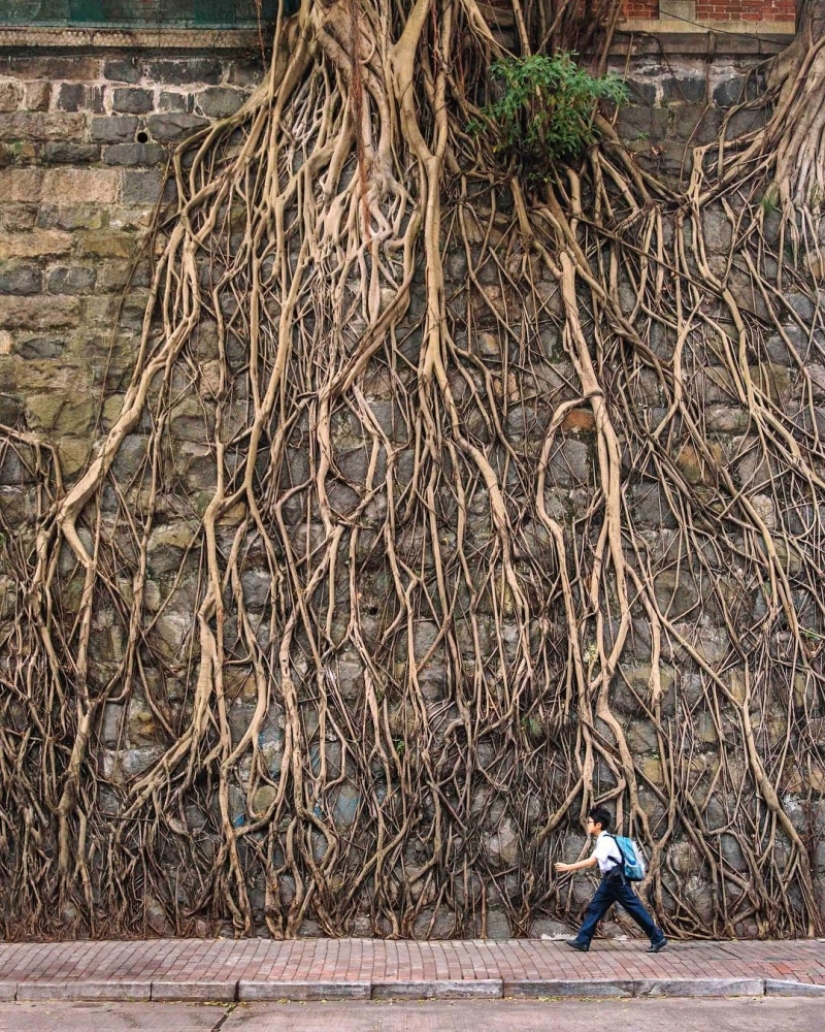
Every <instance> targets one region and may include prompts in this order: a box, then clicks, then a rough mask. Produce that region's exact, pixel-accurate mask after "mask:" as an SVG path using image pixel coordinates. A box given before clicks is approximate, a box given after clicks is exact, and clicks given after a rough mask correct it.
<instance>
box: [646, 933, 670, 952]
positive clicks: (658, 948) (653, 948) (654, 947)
mask: <svg viewBox="0 0 825 1032" xmlns="http://www.w3.org/2000/svg"><path fill="white" fill-rule="evenodd" d="M665 946H667V939H666V938H665V937H664V936H662V938H661V939H659V941H658V942H652V943H651V944H650V945H649V946H648V948H647V952H648V953H661V952H662V950H663V949H664V948H665Z"/></svg>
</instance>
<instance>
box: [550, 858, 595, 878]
mask: <svg viewBox="0 0 825 1032" xmlns="http://www.w3.org/2000/svg"><path fill="white" fill-rule="evenodd" d="M595 863H596V858H595V856H589V857H587V859H586V860H579V862H578V863H575V864H563V863H561V862H559V863H557V864H555V868H556V870H557V871H558V872H559V873H560V874H561V873H563V872H564V871H581V870H584V868H585V867H592V866H593V865H594V864H595Z"/></svg>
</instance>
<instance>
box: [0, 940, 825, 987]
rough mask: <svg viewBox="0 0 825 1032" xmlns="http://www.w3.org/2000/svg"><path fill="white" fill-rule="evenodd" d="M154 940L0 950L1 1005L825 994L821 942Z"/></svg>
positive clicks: (26, 945) (6, 946) (824, 945)
mask: <svg viewBox="0 0 825 1032" xmlns="http://www.w3.org/2000/svg"><path fill="white" fill-rule="evenodd" d="M645 945H646V944H645V942H643V941H641V940H633V941H624V942H622V941H615V940H613V941H596V942H595V943H594V945H593V947H592V949H591V950H590V952H589V953H587V954H582V953H576V952H575V951H574V950H571V949H569V948H568V947H567V946H565V945H564V943H563V942H551V941H544V940H536V939H512V940H508V941H501V942H500V941H490V940H478V939H476V940H467V941H464V940H462V941H459V940H451V941H439V942H409V941H402V942H393V941H384V940H378V939H299V940H296V941H290V942H276V941H273V940H271V939H241V940H231V939H214V940H213V939H150V940H141V941H136V942H123V941H118V942H88V941H83V942H65V943H0V1000H54V999H60V1000H164V1001H169V1000H199V1001H202V1000H214V1001H232V1000H241V1001H244V1000H278V999H290V1000H317V999H346V998H351V999H430V998H439V999H463V998H466V999H497V998H501V997H503V996H504V997H522V998H536V997H543V996H554V997H555V996H576V997H628V996H762V995H764V994H768V995H822V996H823V997H825V943H824V942H820V941H818V940H800V941H796V942H684V943H681V942H676V943H671V945H670V946H669V947H668V948H667V949H666V950H665V951H664V952H663V953H659V954H656V955H649V954H647V953H645Z"/></svg>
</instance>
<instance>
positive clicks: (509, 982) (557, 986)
mask: <svg viewBox="0 0 825 1032" xmlns="http://www.w3.org/2000/svg"><path fill="white" fill-rule="evenodd" d="M720 996H822V997H825V985H818V984H813V983H808V982H795V981H791V980H788V981H783V980H778V979H762V978H637V979H620V978H616V979H609V978H575V979H556V980H554V979H497V978H489V979H463V980H462V979H421V980H418V979H416V980H411V981H383V982H370V981H361V982H352V981H349V982H345V981H317V982H309V981H303V982H297V981H295V982H292V981H290V982H287V981H283V982H279V981H274V980H273V981H266V980H260V981H257V980H248V979H241V980H240V981H233V980H226V981H224V980H221V981H215V980H209V981H206V980H204V981H199V980H181V981H175V980H173V979H164V980H160V981H156V982H135V981H125V980H124V981H122V982H120V981H116V980H109V981H103V980H98V981H88V982H82V981H74V982H71V981H48V982H47V981H41V982H38V981H31V982H0V1001H2V1002H6V1003H10V1002H14V1001H17V1002H34V1001H38V1002H39V1001H45V1000H49V1001H67V1002H70V1001H71V1002H79V1001H92V1000H100V1001H106V1002H111V1003H126V1002H148V1001H150V1000H152V1001H155V1002H164V1003H170V1002H173V1001H175V1002H180V1001H185V1002H187V1003H195V1002H197V1003H232V1002H235V1001H241V1002H247V1003H252V1002H254V1001H265V1000H287V1001H294V1002H296V1003H300V1002H307V1001H310V1000H370V999H372V1000H498V999H502V998H503V997H506V998H510V999H521V1000H530V999H532V1000H536V999H542V998H547V997H553V998H556V999H558V998H563V999H631V998H637V999H654V998H662V997H667V998H674V999H675V998H683V999H685V998H688V999H696V998H703V997H705V998H710V997H720Z"/></svg>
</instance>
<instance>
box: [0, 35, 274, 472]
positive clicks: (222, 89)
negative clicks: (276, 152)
mask: <svg viewBox="0 0 825 1032" xmlns="http://www.w3.org/2000/svg"><path fill="white" fill-rule="evenodd" d="M262 69H263V62H262V60H261V58H260V57H256V56H255V55H254V53H252V54H250V53H244V54H231V53H229V54H227V53H222V54H218V55H217V56H215V55H213V54H198V55H192V54H191V53H185V52H184V53H177V54H176V53H164V52H159V53H155V54H151V53H148V54H147V53H139V54H137V55H135V54H133V53H131V54H130V53H128V52H124V53H111V52H106V51H103V52H100V51H97V52H96V51H94V50H91V51H79V52H77V53H65V52H64V53H57V54H53V55H49V56H47V55H43V54H37V55H36V56H35V55H32V54H31V53H30V52H26V53H22V54H20V53H8V52H6V53H2V52H0V234H1V235H0V391H1V392H2V395H1V396H0V411H2V415H0V419H2V421H3V422H6V423H14V422H16V421H17V419H18V418H22V419H23V421H24V422H25V424H26V425H28V426H30V427H32V428H33V429H37V430H38V432H46V433H47V434H48V435H50V436H52V438H53V440H54V441H55V444H56V447H57V448H58V453H59V455H60V459H61V463H62V466H63V469H64V471H65V473H66V474H67V475H68V476H73V475H75V474H76V473H77V472H78V470H80V469H81V467H82V466H83V464H84V463H85V461H86V458H87V456H88V452H89V448H90V445H91V440H92V434H93V426H94V424H95V423H96V422H97V420H98V419H99V417H100V416H101V412H100V411H99V406H100V405H101V404H102V402H103V398H104V394H105V393H107V392H111V391H112V389H116V385H117V384H118V383H119V380H120V378H121V377H122V376H123V374H124V372H125V370H126V369H127V368H128V363H129V353H130V352H129V348H130V343H131V341H132V340H133V339H134V334H135V333H136V332H137V330H138V329H139V327H140V323H141V319H142V314H143V306H144V304H145V299H146V289H145V288H146V287H147V285H148V262H147V261H146V260H142V259H141V253H142V252H141V249H142V247H143V245H144V244H145V240H146V232H147V229H148V227H149V225H150V223H151V221H152V216H153V212H154V209H155V205H156V203H157V201H158V197H159V192H160V184H161V180H162V177H163V173H164V168H165V164H166V160H167V156H168V154H169V151H170V149H171V148H173V147H174V145H175V144H176V143H177V142H179V141H180V140H182V139H185V138H186V137H187V136H189V135H190V134H191V133H193V132H194V131H196V130H197V129H199V128H202V127H203V126H206V125H209V124H210V123H211V121H212V120H213V119H215V118H218V117H221V116H225V115H227V114H230V113H232V112H233V111H235V110H236V109H237V108H238V107H239V106H240V105H241V104H242V103H243V101H244V98H245V97H246V96H247V95H248V93H249V91H250V89H251V88H252V86H253V85H254V84H256V83H258V82H259V81H260V79H261V76H262ZM127 283H131V285H132V288H133V289H132V290H130V292H129V296H128V299H127V301H126V303H125V305H123V307H121V298H122V296H123V291H124V289H125V287H126V285H127ZM118 321H119V325H120V329H121V332H120V335H119V336H118V343H117V346H116V347H115V349H114V351H113V350H112V343H113V330H114V327H115V326H116V325H117V324H118ZM102 415H103V417H104V418H105V415H106V413H105V411H104V412H103V413H102Z"/></svg>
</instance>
